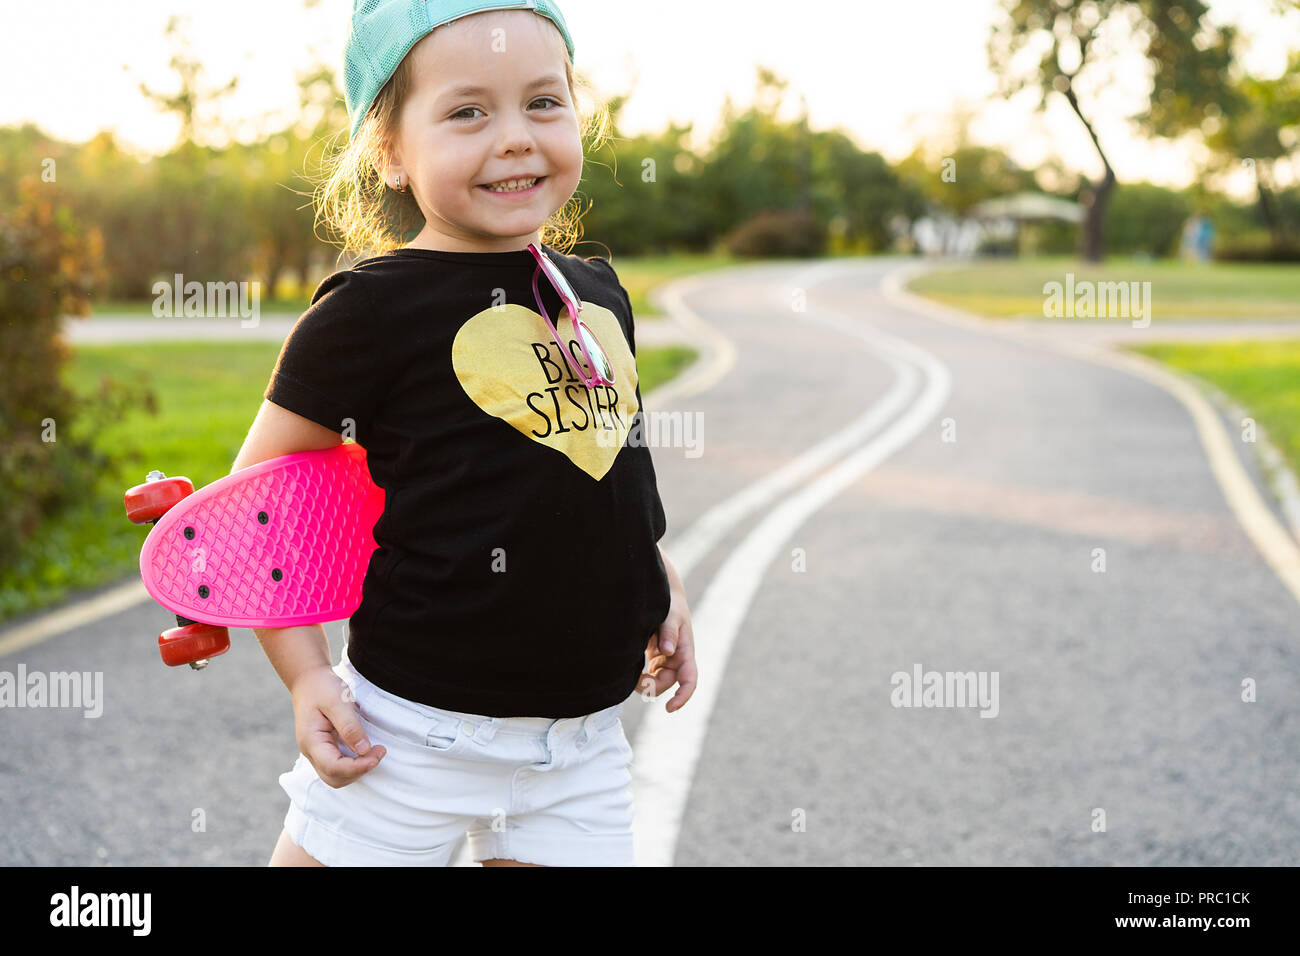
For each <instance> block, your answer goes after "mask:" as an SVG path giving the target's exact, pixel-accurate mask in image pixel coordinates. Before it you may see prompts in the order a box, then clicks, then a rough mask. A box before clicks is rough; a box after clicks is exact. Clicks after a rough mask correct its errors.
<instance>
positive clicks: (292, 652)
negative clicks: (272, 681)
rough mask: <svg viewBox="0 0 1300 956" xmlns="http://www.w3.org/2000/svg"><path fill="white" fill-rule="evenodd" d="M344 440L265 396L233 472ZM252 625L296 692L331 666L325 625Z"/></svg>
mask: <svg viewBox="0 0 1300 956" xmlns="http://www.w3.org/2000/svg"><path fill="white" fill-rule="evenodd" d="M342 441H343V437H342V435H340V434H339V433H338V432H336V431H333V430H331V429H329V428H326V427H325V426H323V425H318V424H316V423H315V422H313V421H311V420H310V419H308V418H303V417H302V416H301V415H298V414H296V413H294V412H291V411H289V410H288V409H284V408H281V407H280V406H279V405H276V404H274V403H273V402H268V401H263V402H262V407H261V408H260V409H258V412H257V417H256V418H254V419H253V424H252V425H251V426H250V427H249V429H248V435H247V437H245V439H244V445H243V447H242V448H240V449H239V455H238V456H237V457H236V458H235V462H234V464H233V465H232V466H231V468H230V471H231V473H232V474H233V473H234V472H236V471H239V470H240V469H242V468H247V467H249V466H250V465H256V464H257V463H258V462H261V461H266V460H267V459H268V458H278V457H280V456H281V455H292V454H293V453H295V452H300V451H314V450H316V449H320V448H333V447H334V446H335V445H338V444H340V443H342ZM252 630H253V633H254V634H256V635H257V640H258V642H259V643H260V644H261V645H262V650H263V651H265V652H266V656H267V657H268V658H270V660H271V666H272V667H274V668H275V672H276V673H277V674H279V675H280V680H282V681H284V686H285V687H287V688H288V689H289V691H290V693H292V692H293V685H294V684H295V683H296V682H297V680H298V678H299V677H301V676H302V674H303V673H304V672H305V671H308V670H312V669H314V668H319V667H329V666H330V648H329V640H328V638H326V636H325V627H324V625H322V624H304V625H299V626H298V627H277V628H269V627H260V628H253V629H252Z"/></svg>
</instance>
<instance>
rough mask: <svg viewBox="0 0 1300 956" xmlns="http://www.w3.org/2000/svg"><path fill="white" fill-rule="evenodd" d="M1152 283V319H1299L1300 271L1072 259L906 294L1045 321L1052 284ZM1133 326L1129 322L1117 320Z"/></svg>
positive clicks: (939, 277) (995, 268)
mask: <svg viewBox="0 0 1300 956" xmlns="http://www.w3.org/2000/svg"><path fill="white" fill-rule="evenodd" d="M1067 272H1071V273H1073V274H1074V278H1075V282H1076V283H1077V282H1078V281H1079V280H1081V279H1087V280H1090V281H1093V282H1147V281H1149V282H1150V283H1151V318H1152V321H1153V322H1159V321H1160V320H1161V319H1208V318H1223V319H1272V320H1277V319H1300V266H1296V265H1287V264H1273V263H1227V262H1223V263H1207V264H1205V265H1195V264H1192V263H1185V262H1181V261H1176V260H1140V259H1114V260H1111V261H1108V262H1106V263H1103V264H1101V265H1100V266H1097V265H1092V264H1087V263H1083V262H1081V261H1079V260H1078V259H1072V258H1049V257H1043V258H1036V259H1025V260H1005V261H1002V260H998V261H990V262H982V263H978V264H974V265H971V266H963V267H960V268H956V269H947V268H945V269H943V270H941V271H935V272H932V273H930V274H928V275H924V276H918V277H916V278H915V279H913V280H912V281H911V282H909V283H908V288H909V289H911V290H912V291H913V292H916V293H918V294H920V295H925V296H928V297H930V298H932V299H935V300H936V301H939V302H943V303H945V304H947V305H952V306H956V307H958V308H963V309H967V310H969V311H971V312H975V313H977V314H980V315H985V316H988V317H990V318H1021V319H1042V318H1044V316H1043V303H1044V300H1045V299H1046V296H1045V295H1044V293H1043V286H1044V285H1045V284H1046V283H1047V282H1053V281H1054V282H1060V283H1062V284H1064V282H1065V274H1066V273H1067ZM1118 320H1119V321H1129V318H1128V317H1118Z"/></svg>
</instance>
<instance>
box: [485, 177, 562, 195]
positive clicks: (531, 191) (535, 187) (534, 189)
mask: <svg viewBox="0 0 1300 956" xmlns="http://www.w3.org/2000/svg"><path fill="white" fill-rule="evenodd" d="M528 178H533V177H528ZM536 179H537V182H535V183H533V184H532V185H531V186H529V187H528V188H527V189H493V188H492V186H479V187H478V188H479V189H481V190H483V191H484V192H485V193H487V194H488V195H489V196H500V197H501V198H502V199H514V200H519V199H527V198H529V197H531V196H536V195H537V194H538V193H539V192H541V190H542V184H543V183H545V182H546V177H545V176H539V177H536ZM525 181H526V180H525ZM505 182H507V183H509V182H511V180H508V179H507V180H505Z"/></svg>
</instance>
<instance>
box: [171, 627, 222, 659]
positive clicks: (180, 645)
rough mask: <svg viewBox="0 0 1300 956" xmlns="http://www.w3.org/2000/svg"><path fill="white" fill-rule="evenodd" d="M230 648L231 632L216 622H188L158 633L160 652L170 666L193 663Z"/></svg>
mask: <svg viewBox="0 0 1300 956" xmlns="http://www.w3.org/2000/svg"><path fill="white" fill-rule="evenodd" d="M228 650H230V632H229V631H228V630H226V629H225V628H224V627H217V626H216V625H215V624H186V625H185V626H183V627H173V628H171V629H170V630H167V631H163V632H162V633H161V634H159V635H158V653H160V654H161V655H162V659H163V663H164V664H166V665H167V666H168V667H179V666H180V665H181V664H193V663H195V662H196V661H202V660H206V659H207V658H209V657H216V656H217V655H218V654H224V653H226V651H228Z"/></svg>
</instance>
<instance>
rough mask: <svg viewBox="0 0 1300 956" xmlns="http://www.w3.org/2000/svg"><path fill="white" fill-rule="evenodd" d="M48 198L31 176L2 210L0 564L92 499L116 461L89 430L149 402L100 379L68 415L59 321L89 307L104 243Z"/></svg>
mask: <svg viewBox="0 0 1300 956" xmlns="http://www.w3.org/2000/svg"><path fill="white" fill-rule="evenodd" d="M51 195H53V190H51V189H50V188H49V187H48V185H46V184H42V183H41V182H40V181H39V180H38V179H37V178H36V177H35V176H29V177H27V178H26V179H24V181H23V182H22V183H21V184H20V185H19V189H18V202H17V206H16V208H15V209H13V210H12V211H0V279H2V280H3V281H0V367H2V368H3V369H4V375H3V376H2V377H0V501H3V502H4V507H3V509H0V567H8V566H10V565H12V564H13V562H14V559H15V558H16V556H17V555H18V553H19V550H20V548H21V547H22V545H23V544H24V542H25V541H27V540H28V539H30V537H31V536H32V534H33V533H34V532H35V531H36V528H37V526H38V525H39V523H40V521H41V519H42V518H43V517H45V516H47V515H49V514H51V513H52V512H54V511H57V510H59V509H61V508H64V507H66V506H67V505H69V504H70V503H72V502H74V501H76V500H79V499H81V498H85V497H88V496H90V495H92V494H93V493H94V489H95V486H96V484H97V483H98V479H99V477H100V475H101V474H103V473H104V471H105V470H107V469H110V468H112V467H113V466H114V464H115V463H116V462H117V461H118V460H119V456H118V455H109V454H105V453H103V452H101V451H99V450H98V449H97V448H96V447H95V445H94V441H93V436H94V434H95V433H96V431H97V430H98V429H99V428H100V427H101V426H102V425H103V424H105V423H107V422H109V421H113V420H116V419H117V418H118V417H120V415H121V414H122V412H123V410H124V409H125V408H126V407H127V406H128V405H129V404H132V403H133V402H134V401H135V400H138V399H142V400H144V401H145V402H146V403H148V404H149V405H150V406H151V405H152V401H153V394H152V393H151V392H149V391H148V390H147V389H144V388H141V387H140V386H132V387H128V386H125V385H123V384H121V383H118V382H115V381H113V380H111V379H104V380H103V381H101V383H100V387H99V391H98V393H96V394H93V395H89V396H86V397H85V398H84V399H83V401H84V403H85V404H84V408H85V409H86V410H88V411H89V413H90V414H88V415H86V416H84V417H81V418H80V419H78V418H77V416H76V414H75V410H76V408H77V403H78V396H77V395H75V394H74V393H72V392H71V391H69V390H68V389H67V388H65V387H64V386H63V384H62V382H61V380H60V371H61V369H62V366H63V363H64V362H65V361H66V360H67V355H68V353H67V346H66V345H65V344H64V342H63V339H62V338H61V336H60V321H61V316H63V315H64V314H65V313H66V314H71V315H85V314H86V313H87V312H88V311H89V299H90V296H91V295H92V293H93V292H94V290H95V289H96V288H97V287H98V286H99V285H100V284H101V283H102V282H103V271H102V267H101V265H100V263H101V262H102V251H103V241H102V239H101V237H100V235H99V233H98V232H96V231H94V230H91V231H89V232H87V233H86V234H84V235H83V234H82V233H81V231H80V230H79V229H78V228H77V227H76V226H75V224H74V223H73V222H72V218H71V216H70V215H69V213H68V210H67V209H66V208H62V207H61V208H58V209H55V208H54V205H53V203H52V202H51V199H50V196H51ZM74 419H75V421H74ZM74 424H75V425H79V426H82V428H81V429H79V431H80V432H81V434H76V433H74V428H73V426H74ZM119 455H121V453H119ZM124 520H125V519H124Z"/></svg>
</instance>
